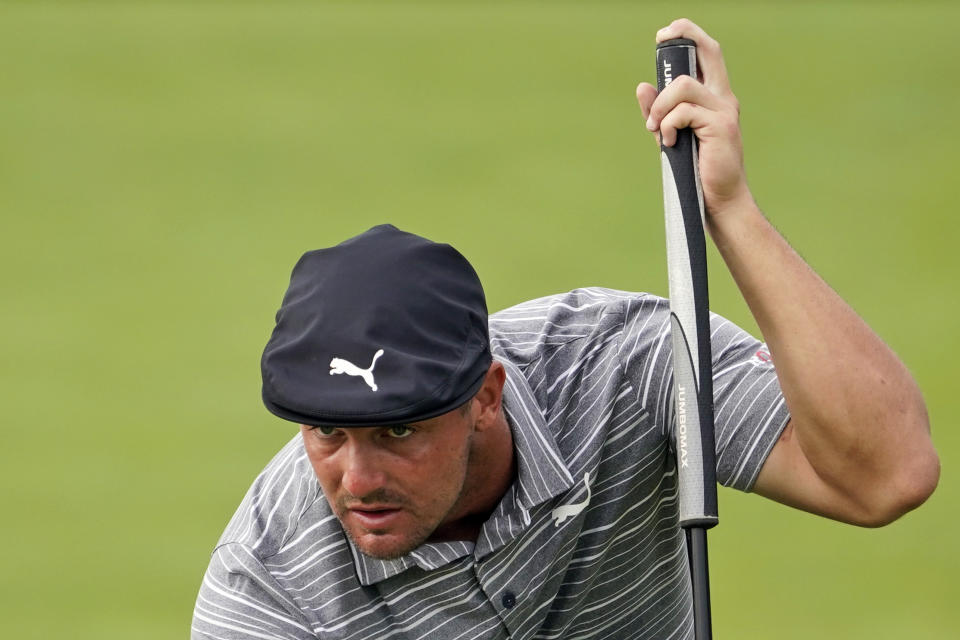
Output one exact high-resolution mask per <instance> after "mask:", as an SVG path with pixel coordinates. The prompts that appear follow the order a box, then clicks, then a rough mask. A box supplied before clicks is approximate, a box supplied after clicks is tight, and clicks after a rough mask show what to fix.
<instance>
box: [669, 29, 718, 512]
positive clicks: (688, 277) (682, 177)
mask: <svg viewBox="0 0 960 640" xmlns="http://www.w3.org/2000/svg"><path fill="white" fill-rule="evenodd" d="M681 75H689V76H693V77H694V78H696V77H697V62H696V44H695V43H694V42H693V40H687V39H676V40H668V41H666V42H662V43H660V44H659V45H657V89H658V91H663V90H664V88H666V87H667V86H668V85H669V84H670V83H671V82H672V81H673V80H674V79H676V78H677V77H679V76H681ZM660 151H661V153H660V159H661V164H662V168H663V199H664V214H665V222H666V230H667V271H668V274H669V280H670V316H671V332H672V344H673V360H674V377H673V378H674V408H675V425H676V438H675V439H676V449H677V475H678V484H679V493H680V525H681V526H683V527H704V528H709V527H712V526H714V525H716V524H717V520H718V517H717V516H718V514H717V472H716V449H715V444H714V434H713V366H712V359H711V350H710V305H709V295H708V288H707V252H706V241H705V239H704V233H703V215H704V214H703V191H702V189H701V186H700V173H699V170H698V164H697V142H696V137H695V136H694V135H693V131H692V130H691V129H681V130H680V131H678V132H677V141H676V143H675V144H674V145H673V146H672V147H664V146H663V145H662V144H661V146H660Z"/></svg>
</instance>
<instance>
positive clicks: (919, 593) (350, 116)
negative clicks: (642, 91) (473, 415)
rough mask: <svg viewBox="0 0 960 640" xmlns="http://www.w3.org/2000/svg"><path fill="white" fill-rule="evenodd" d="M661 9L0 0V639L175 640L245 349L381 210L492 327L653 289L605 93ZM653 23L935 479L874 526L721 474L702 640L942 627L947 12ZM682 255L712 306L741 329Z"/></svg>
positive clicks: (236, 439)
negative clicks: (693, 52) (912, 505)
mask: <svg viewBox="0 0 960 640" xmlns="http://www.w3.org/2000/svg"><path fill="white" fill-rule="evenodd" d="M675 7H676V5H671V4H667V3H643V2H636V3H628V2H592V3H573V2H494V3H479V2H476V3H470V2H448V3H442V2H424V3H388V2H360V3H308V2H282V1H281V2H274V3H267V2H253V1H249V2H238V3H227V2H216V1H213V0H209V1H206V2H198V3H186V2H169V3H161V2H156V3H154V2H127V3H111V2H90V3H84V2H80V3H65V2H64V3H49V4H43V5H37V6H34V5H33V4H30V3H5V4H4V5H3V6H0V95H2V99H0V216H2V226H0V287H2V291H3V292H4V303H3V311H2V313H0V354H2V358H0V388H2V389H3V398H4V399H5V403H4V404H5V407H4V414H3V420H2V423H3V433H4V435H5V440H6V442H5V443H4V445H3V446H2V447H0V450H2V451H3V454H2V459H0V461H2V472H0V473H2V480H3V489H2V493H0V496H2V507H3V513H4V515H5V518H4V526H3V527H2V529H0V544H2V546H3V548H4V549H6V553H5V554H4V555H5V557H4V560H3V561H2V565H0V576H2V577H0V602H2V604H0V636H2V637H4V638H50V637H56V636H61V635H68V636H69V637H71V638H75V639H77V640H80V639H97V640H112V639H115V638H116V639H119V638H137V639H144V640H151V639H154V638H156V639H160V638H173V637H185V636H187V635H188V633H189V631H188V630H189V626H190V619H191V614H192V610H193V603H194V599H195V597H196V593H197V589H198V587H199V584H200V580H201V578H202V575H203V571H204V569H205V567H206V564H207V561H208V558H209V554H210V552H211V550H212V548H213V546H214V545H215V544H216V541H217V539H218V537H219V535H220V533H221V531H222V530H223V528H224V526H225V525H226V523H227V521H228V519H229V518H230V516H231V514H232V513H233V511H234V509H235V508H236V506H237V504H238V503H239V501H240V499H241V498H242V496H243V494H244V493H245V491H246V489H247V487H248V486H249V484H250V482H251V481H252V480H253V479H254V477H255V476H256V474H257V473H258V472H259V471H260V469H261V468H262V467H263V466H264V464H265V463H266V462H267V461H268V460H269V459H270V458H271V457H272V456H273V454H274V453H275V452H276V451H277V450H278V449H279V448H280V447H281V446H282V445H283V444H284V443H285V442H286V441H288V440H289V439H290V438H291V437H293V435H294V434H295V432H296V431H295V429H294V428H293V426H292V425H290V424H289V423H286V422H283V421H281V420H279V419H277V418H274V417H273V416H271V415H270V414H269V413H268V412H267V411H266V410H265V409H264V407H263V405H262V404H261V400H260V368H259V366H260V365H259V359H260V354H261V351H262V349H263V346H264V344H265V343H266V340H267V338H268V337H269V333H270V330H271V329H272V327H273V314H274V313H275V311H276V309H277V307H278V305H279V304H280V299H281V296H282V294H283V291H284V289H285V288H286V286H287V281H288V278H289V275H290V270H291V268H292V267H293V265H294V263H295V261H296V260H297V258H298V257H299V256H300V254H301V253H303V252H304V251H306V250H309V249H314V248H318V247H322V246H327V245H330V244H334V243H336V242H339V241H340V240H342V239H344V238H346V237H348V236H351V235H354V234H356V233H359V232H361V231H363V230H365V229H367V228H369V227H371V226H373V225H376V224H380V223H384V222H390V223H393V224H395V225H397V226H399V227H400V228H403V229H406V230H409V231H413V232H416V233H419V234H423V235H426V236H428V237H430V238H432V239H436V240H440V241H444V242H449V243H451V244H453V245H454V246H455V247H457V248H459V249H460V250H461V251H462V252H463V253H464V254H465V255H466V257H467V258H468V259H469V260H470V261H471V262H472V263H473V264H474V266H475V267H476V269H477V271H478V273H479V275H480V277H481V280H482V281H483V283H484V286H485V288H486V291H487V298H488V303H489V306H490V309H491V311H493V310H498V309H502V308H504V307H506V306H509V305H511V304H514V303H517V302H520V301H523V300H526V299H529V298H533V297H539V296H543V295H547V294H551V293H556V292H560V291H565V290H569V289H573V288H576V287H580V286H604V287H610V288H616V289H625V290H636V291H650V292H653V293H656V294H659V295H666V293H667V275H666V258H665V250H664V229H663V205H662V197H661V173H660V163H659V158H658V154H657V152H656V147H655V146H654V143H653V142H652V141H651V139H650V136H649V134H648V133H647V132H646V130H645V129H644V123H643V120H642V118H641V116H640V110H639V107H638V106H637V104H636V101H635V98H634V88H635V86H636V84H637V83H638V82H640V81H642V80H646V81H652V80H653V76H654V69H653V61H654V53H653V52H654V40H653V39H654V33H655V32H656V30H657V29H658V28H660V27H661V26H664V25H666V24H667V23H668V22H669V21H670V20H671V19H672V18H675V17H679V15H677V13H676V8H675ZM683 11H684V14H685V15H686V16H687V17H690V18H691V19H693V20H695V21H697V22H698V23H699V24H701V25H703V26H704V27H705V28H706V29H707V30H708V31H709V32H710V33H711V34H712V35H713V36H715V37H716V38H717V39H718V40H719V41H720V42H721V43H722V44H723V48H724V54H725V56H726V59H727V65H728V69H729V73H730V78H731V82H732V85H733V89H734V91H735V92H736V94H737V97H738V98H739V100H740V103H741V105H742V126H743V130H744V144H745V150H746V166H747V171H748V176H749V179H750V183H751V187H752V189H753V191H754V194H755V196H756V198H757V200H758V202H759V204H760V206H761V207H762V208H763V209H764V210H765V211H766V213H767V215H768V216H769V218H770V219H771V221H772V222H773V223H774V224H775V225H776V226H777V228H778V229H780V230H781V231H782V232H783V233H784V235H785V236H786V237H787V238H788V239H789V240H790V242H791V243H792V244H793V245H794V246H795V247H796V248H797V250H798V251H799V252H800V253H801V254H802V255H803V256H804V257H805V258H806V259H807V260H808V262H809V263H810V264H811V265H812V266H813V267H814V268H815V269H817V271H818V272H819V273H820V274H821V275H822V276H823V277H824V278H825V279H826V280H827V281H828V282H829V283H830V284H831V285H832V286H833V287H834V288H835V289H836V290H837V291H838V292H839V293H840V294H841V295H842V296H843V297H844V298H846V299H847V300H848V301H849V302H850V303H851V304H852V306H853V307H854V308H855V309H856V310H857V311H858V312H859V313H860V314H861V315H863V316H864V318H865V319H866V320H867V322H868V323H869V324H870V325H871V326H872V327H874V329H876V330H877V332H878V333H879V334H880V335H881V336H882V337H883V338H884V339H885V340H886V341H887V342H888V344H890V345H891V346H892V347H893V349H894V350H895V351H896V352H897V353H898V354H899V355H900V357H901V358H902V359H903V360H904V362H905V363H906V364H907V366H908V367H909V368H910V369H911V371H912V372H913V374H914V376H915V377H916V378H917V380H918V382H919V384H920V386H921V388H922V389H923V391H924V394H925V397H926V399H927V403H928V409H929V412H930V417H931V424H932V428H933V431H934V442H935V443H936V445H937V447H938V450H939V452H940V457H941V463H942V467H943V473H942V476H941V481H940V486H939V488H938V490H937V492H936V493H935V494H934V495H933V497H932V498H931V499H930V501H929V502H928V504H926V505H925V506H924V507H922V508H921V509H920V510H919V511H917V512H915V513H912V514H909V515H908V516H906V517H905V518H904V519H903V520H901V521H898V522H896V523H894V524H892V525H890V526H889V527H886V528H883V529H877V530H867V529H857V528H853V527H849V526H846V525H841V524H838V523H834V522H831V521H828V520H825V519H821V518H817V517H814V516H809V515H806V514H803V513H800V512H797V511H792V510H790V509H787V508H786V507H782V506H779V505H777V504H774V503H772V502H769V501H766V500H764V499H762V498H759V497H757V496H749V495H744V494H740V493H737V492H735V491H732V490H728V489H721V490H720V497H719V499H720V525H719V527H718V528H716V529H714V530H713V531H712V532H711V534H710V567H711V586H712V599H713V617H714V633H715V637H717V638H720V639H724V638H727V639H744V638H746V639H752V638H757V639H762V638H771V637H776V638H780V639H784V640H794V639H796V640H799V639H807V638H845V639H853V640H860V639H864V640H865V639H868V638H869V639H871V640H875V639H886V638H889V639H893V638H911V639H916V640H933V639H942V638H948V637H954V636H955V635H956V633H957V631H956V630H957V628H960V609H958V607H957V605H956V600H957V598H958V597H960V587H958V585H960V580H958V575H960V552H958V551H957V547H956V530H955V527H956V526H957V525H958V524H960V519H958V516H957V504H958V498H960V495H958V494H960V482H958V480H957V477H956V474H954V473H953V470H954V468H955V467H956V464H957V462H958V461H960V436H958V435H957V429H956V427H955V422H956V417H955V416H956V415H958V414H960V394H958V393H957V391H956V386H957V384H956V373H955V371H954V367H952V366H951V365H953V364H954V363H955V361H956V359H957V357H958V356H960V336H958V332H957V324H958V321H957V318H958V312H960V309H958V307H960V303H958V302H957V295H956V292H957V289H958V286H957V279H958V277H960V269H958V267H957V259H956V255H957V251H958V248H957V246H956V245H955V244H954V243H955V242H956V241H957V239H958V237H960V219H958V216H957V206H956V199H955V194H954V189H953V188H952V187H953V184H954V183H955V174H956V173H957V170H958V168H960V167H958V161H957V159H956V152H957V142H958V140H960V124H958V119H957V116H956V110H957V105H958V103H960V86H958V84H957V78H958V77H960V41H958V40H957V38H956V35H955V34H954V30H955V25H956V24H958V23H960V7H958V6H957V5H955V4H949V3H935V2H918V3H912V4H910V5H909V6H907V5H903V6H901V5H899V4H895V3H869V2H863V3H809V4H808V3H795V4H792V5H791V4H787V3H769V4H765V3H759V2H758V3H732V4H729V5H727V4H721V3H712V4H711V3H703V4H702V5H690V4H684V5H683ZM708 253H709V255H708V258H709V261H710V268H711V282H710V288H711V307H712V309H713V310H714V311H716V312H717V313H720V314H722V315H724V316H726V317H728V318H730V319H731V320H733V321H735V322H736V323H738V324H740V325H741V326H743V327H745V328H747V329H748V330H750V331H753V332H756V325H755V323H754V322H753V320H752V318H751V317H750V315H749V312H748V310H747V308H746V305H745V304H744V303H743V301H742V299H741V298H740V297H739V294H738V292H737V290H736V287H735V285H734V283H733V282H732V280H731V278H730V276H729V275H728V274H727V272H726V270H725V268H724V265H723V263H722V261H720V259H719V257H718V255H717V253H716V251H715V250H714V249H713V247H709V250H708Z"/></svg>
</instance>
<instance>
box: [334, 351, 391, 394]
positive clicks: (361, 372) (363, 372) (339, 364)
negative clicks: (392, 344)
mask: <svg viewBox="0 0 960 640" xmlns="http://www.w3.org/2000/svg"><path fill="white" fill-rule="evenodd" d="M382 355H383V349H377V352H376V353H375V354H373V362H371V363H370V366H369V367H368V368H366V369H361V368H360V367H358V366H357V365H355V364H353V363H352V362H350V361H349V360H344V359H343V358H334V359H333V360H331V361H330V375H334V374H341V373H345V374H347V375H348V376H360V377H361V378H363V381H364V382H366V383H367V384H368V385H370V389H372V390H373V391H376V390H377V383H376V382H374V381H373V367H374V365H375V364H377V358H379V357H380V356H382Z"/></svg>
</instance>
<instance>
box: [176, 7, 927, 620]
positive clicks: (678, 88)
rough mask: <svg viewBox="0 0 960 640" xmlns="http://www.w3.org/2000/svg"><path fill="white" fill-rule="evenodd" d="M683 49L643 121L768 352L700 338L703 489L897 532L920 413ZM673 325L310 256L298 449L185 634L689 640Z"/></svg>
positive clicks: (677, 32)
mask: <svg viewBox="0 0 960 640" xmlns="http://www.w3.org/2000/svg"><path fill="white" fill-rule="evenodd" d="M678 37H685V38H691V39H693V40H695V41H696V42H697V45H698V51H699V59H700V66H701V70H702V77H703V82H702V84H701V83H698V82H696V81H693V80H691V79H689V78H678V79H677V80H675V81H674V82H673V83H672V84H671V85H670V86H669V87H668V88H667V89H665V90H664V91H663V92H662V93H661V94H660V95H657V93H656V90H655V89H654V88H653V87H652V86H650V85H648V84H645V83H644V84H641V85H640V86H639V87H638V89H637V98H638V101H639V103H640V106H641V109H642V111H643V115H644V117H645V118H646V119H647V128H648V129H650V131H652V132H654V134H657V135H662V137H663V141H664V144H667V145H672V144H673V142H674V140H675V136H676V131H677V129H679V128H683V127H687V126H690V127H692V128H693V129H694V131H695V132H696V135H697V137H698V139H699V141H700V170H701V178H702V182H703V192H704V200H705V202H706V206H707V212H708V219H707V225H708V228H709V231H710V233H711V235H712V237H713V240H714V242H715V243H716V245H717V247H718V248H719V250H720V253H721V255H722V256H723V258H724V260H725V262H726V264H727V266H728V267H729V269H730V271H731V273H732V274H733V276H734V278H735V280H736V282H737V283H738V285H739V287H740V289H741V291H742V293H743V295H744V297H745V299H746V301H747V303H748V304H749V306H750V309H751V311H752V313H753V315H754V317H755V318H756V320H757V323H758V325H759V326H760V329H761V331H762V332H763V336H764V338H765V339H766V342H767V344H766V345H763V344H761V343H759V342H758V341H756V340H754V339H752V338H751V337H750V336H748V335H747V334H745V333H744V332H743V331H742V330H740V329H738V328H737V327H734V326H733V325H731V324H730V323H729V322H727V321H725V320H723V319H722V318H719V317H716V316H715V317H714V319H713V327H712V331H713V350H714V371H715V402H716V425H717V467H718V478H719V479H720V481H721V482H722V483H723V484H726V485H729V486H734V487H736V488H739V489H741V490H745V491H749V490H752V491H755V492H757V493H759V494H761V495H764V496H767V497H769V498H772V499H775V500H778V501H780V502H783V503H785V504H789V505H792V506H795V507H798V508H801V509H805V510H807V511H810V512H813V513H817V514H821V515H824V516H826V517H830V518H834V519H837V520H842V521H845V522H850V523H854V524H858V525H862V526H879V525H882V524H885V523H887V522H890V521H892V520H894V519H895V518H897V517H899V516H900V515H901V514H903V513H905V512H906V511H908V510H910V509H912V508H914V507H915V506H917V505H919V504H920V503H921V502H923V500H925V499H926V497H927V496H928V495H929V494H930V493H931V492H932V491H933V489H934V487H935V486H936V483H937V479H938V473H939V463H938V459H937V456H936V453H935V451H934V449H933V446H932V444H931V441H930V438H929V428H928V423H927V416H926V411H925V407H924V403H923V399H922V397H921V395H920V393H919V390H918V389H917V387H916V385H915V383H914V382H913V380H912V378H911V377H910V375H909V373H908V372H907V370H906V369H905V367H904V366H903V364H902V363H901V362H900V361H899V360H898V359H897V358H896V356H895V355H894V354H893V353H892V352H891V351H890V350H889V349H888V348H887V347H886V346H885V345H884V344H883V343H882V341H881V340H880V339H879V338H878V337H877V336H876V335H874V334H873V333H872V331H870V329H869V328H868V327H867V326H866V325H865V324H864V323H863V322H862V321H861V320H860V319H859V318H858V317H857V316H856V314H855V313H854V312H853V311H852V310H851V309H850V308H849V307H848V306H847V305H846V304H845V303H844V302H843V301H842V300H841V299H840V298H839V297H838V296H837V295H836V294H835V293H834V292H833V291H831V290H830V289H829V288H828V287H827V286H826V284H824V283H823V281H822V280H820V279H819V278H818V277H817V276H816V274H814V273H813V272H812V271H811V270H810V269H809V268H808V267H807V266H806V265H805V264H804V263H803V261H802V260H801V259H800V258H799V257H798V256H797V254H796V253H794V252H793V251H792V250H791V249H790V247H789V246H788V245H787V243H786V242H785V241H784V240H783V239H782V238H781V237H780V236H779V235H778V234H777V233H776V232H775V231H774V230H773V228H772V227H771V226H770V225H769V224H768V223H767V221H766V220H765V218H764V217H763V215H762V214H761V212H760V211H759V210H758V209H757V207H756V204H755V203H754V202H753V199H752V197H751V195H750V191H749V189H748V187H747V184H746V180H745V177H744V170H743V162H742V151H741V143H740V131H739V126H738V105H737V101H736V98H735V97H734V96H733V93H732V92H731V91H730V87H729V84H728V82H727V77H726V72H725V69H724V64H723V59H722V57H721V54H720V50H719V47H718V45H717V43H716V42H715V41H713V40H712V39H711V38H710V37H709V36H708V35H707V34H705V33H704V32H703V31H702V30H701V29H700V28H699V27H697V26H696V25H694V24H693V23H691V22H689V21H687V20H678V21H675V22H673V23H672V24H671V25H669V26H668V27H666V28H664V29H662V30H661V31H660V32H658V34H657V39H658V41H662V40H667V39H671V38H678ZM668 326H669V321H668V309H667V306H666V304H665V302H664V301H663V300H662V299H659V298H656V297H654V296H650V295H646V294H629V293H624V292H617V291H611V290H606V289H584V290H578V291H574V292H571V293H569V294H564V295H559V296H551V297H548V298H543V299H540V300H534V301H531V302H528V303H525V304H522V305H519V306H517V307H514V308H511V309H507V310H505V311H502V312H500V313H497V314H495V315H494V316H493V317H491V318H490V319H489V324H488V320H487V317H486V306H485V302H484V297H483V291H482V288H481V286H480V283H479V280H478V279H477V277H476V274H475V273H474V272H473V270H472V268H471V267H470V266H469V264H468V263H467V262H466V260H465V259H464V258H463V257H462V256H461V255H460V254H459V253H457V252H456V251H455V250H453V249H452V248H450V247H448V246H446V245H440V244H436V243H433V242H430V241H428V240H425V239H423V238H419V237H417V236H414V235H412V234H407V233H404V232H401V231H399V230H397V229H395V228H393V227H390V226H387V225H383V226H380V227H375V228H373V229H371V230H369V231H368V232H366V233H364V234H361V235H360V236H357V237H355V238H352V239H350V240H348V241H346V242H344V243H342V244H340V245H337V246H336V247H332V248H329V249H324V250H320V251H315V252H310V253H307V254H306V255H304V256H303V258H301V260H300V262H299V263H298V264H297V266H296V267H295V268H294V271H293V275H292V277H291V282H290V287H289V289H288V291H287V294H286V296H285V298H284V301H283V304H282V306H281V309H280V311H279V312H278V314H277V325H276V328H275V330H274V332H273V335H272V336H271V338H270V341H269V342H268V344H267V347H266V349H265V351H264V356H263V361H262V365H263V380H264V384H263V397H264V402H265V404H266V406H267V407H268V409H270V410H271V411H272V412H273V413H274V414H276V415H278V416H280V417H282V418H285V419H287V420H290V421H293V422H295V423H297V424H299V425H301V426H300V430H301V433H300V434H299V435H298V437H297V438H295V439H294V440H293V441H291V442H290V443H289V444H288V445H287V446H286V447H285V448H284V449H283V450H282V451H281V452H280V453H279V454H278V456H277V457H276V458H275V459H274V460H273V461H272V462H271V463H270V464H269V465H268V467H267V468H266V469H265V471H264V472H263V473H262V474H261V475H260V476H259V477H258V478H257V480H256V482H255V483H254V485H253V487H252V488H251V490H250V492H249V493H248V494H247V497H246V498H245V500H244V502H243V504H241V506H240V508H239V510H238V511H237V513H236V515H235V516H234V518H233V520H232V521H231V523H230V525H229V526H228V528H227V530H226V532H225V533H224V535H223V537H222V538H221V540H220V543H219V544H218V546H217V548H216V549H215V551H214V554H213V558H212V559H211V562H210V566H209V568H208V570H207V575H206V576H205V578H204V582H203V585H202V587H201V590H200V595H199V597H198V599H197V605H196V610H195V614H194V627H193V628H194V631H193V633H194V637H195V638H315V637H320V638H425V637H431V638H464V639H466V638H508V637H509V638H530V637H544V638H548V637H549V638H574V637H608V638H651V639H654V638H667V637H671V638H674V637H676V638H690V637H692V615H691V602H690V596H689V578H688V575H687V564H686V551H685V548H684V541H683V535H682V533H681V532H680V530H679V528H678V526H677V491H676V463H675V458H674V456H673V454H672V452H671V445H672V442H671V439H672V431H673V430H672V418H673V416H672V409H671V387H672V380H671V371H672V367H671V363H670V353H669V342H668V341H667V340H666V337H667V335H668V333H667V331H668ZM768 354H769V356H768ZM771 357H772V362H771ZM773 363H775V364H776V368H775V369H774V366H773Z"/></svg>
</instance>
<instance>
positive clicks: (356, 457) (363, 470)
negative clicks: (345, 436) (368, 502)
mask: <svg viewBox="0 0 960 640" xmlns="http://www.w3.org/2000/svg"><path fill="white" fill-rule="evenodd" d="M344 453H345V454H346V455H344V459H343V467H342V471H343V473H342V475H341V477H340V486H341V487H342V488H343V489H344V490H345V491H347V492H348V493H349V494H350V495H352V496H353V497H355V498H360V499H362V498H364V497H365V496H368V495H370V494H371V493H373V492H374V491H376V490H377V489H382V488H383V487H384V485H385V484H386V474H385V473H384V470H383V465H382V464H380V463H381V462H382V460H381V458H382V456H380V455H378V453H377V451H376V448H375V447H372V446H369V445H366V444H364V443H363V442H351V443H350V444H349V445H348V446H347V447H346V451H344Z"/></svg>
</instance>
